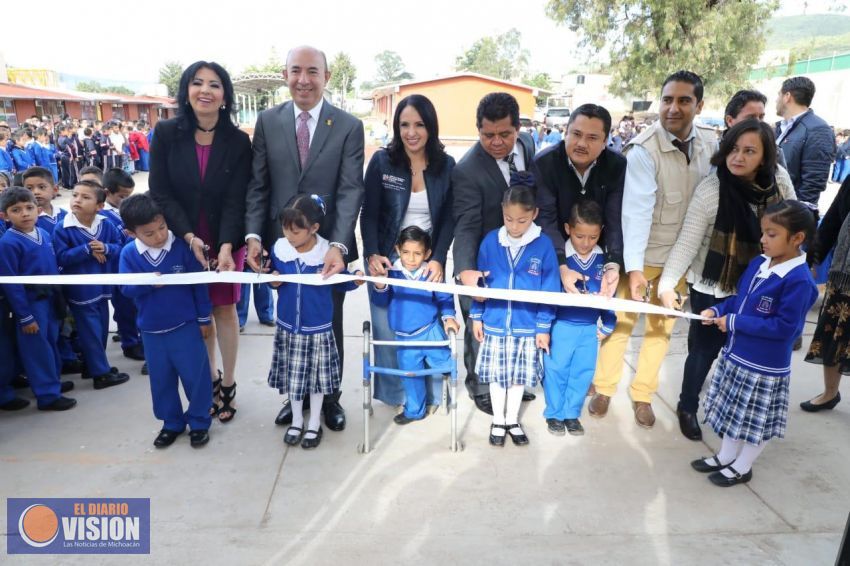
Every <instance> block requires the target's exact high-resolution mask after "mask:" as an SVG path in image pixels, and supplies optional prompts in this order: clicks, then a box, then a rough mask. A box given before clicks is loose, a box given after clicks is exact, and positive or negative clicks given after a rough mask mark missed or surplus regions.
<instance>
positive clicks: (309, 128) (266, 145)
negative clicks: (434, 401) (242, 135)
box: [245, 46, 364, 431]
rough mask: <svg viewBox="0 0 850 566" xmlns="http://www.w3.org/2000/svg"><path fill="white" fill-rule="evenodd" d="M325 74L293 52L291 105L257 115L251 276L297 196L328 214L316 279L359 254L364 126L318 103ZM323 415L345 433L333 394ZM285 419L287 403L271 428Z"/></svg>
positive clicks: (312, 57)
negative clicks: (321, 204)
mask: <svg viewBox="0 0 850 566" xmlns="http://www.w3.org/2000/svg"><path fill="white" fill-rule="evenodd" d="M330 76H331V73H330V71H329V70H328V65H327V58H326V57H325V54H324V53H323V52H321V51H319V50H318V49H316V48H314V47H309V46H302V47H296V48H295V49H292V50H291V51H290V52H289V53H288V55H287V57H286V69H284V71H283V77H284V78H285V79H286V81H287V84H288V86H289V92H290V94H291V95H292V101H290V102H285V103H284V104H281V105H279V106H275V107H274V108H270V109H269V110H265V111H264V112H261V113H260V115H259V117H258V118H257V125H256V127H255V129H254V160H253V173H252V179H251V183H250V184H249V185H248V194H247V199H246V214H245V227H246V231H247V233H248V235H247V236H246V237H245V240H246V242H247V244H248V258H247V259H248V264H249V265H250V266H251V267H252V268H253V269H254V270H256V271H260V270H261V269H262V247H263V245H265V247H266V248H268V247H270V246H272V245H273V244H274V242H275V240H276V239H277V238H279V237H280V235H281V232H280V223H279V221H278V215H279V214H280V212H281V211H282V210H283V209H284V207H285V206H286V204H287V203H288V202H289V200H290V199H291V198H292V197H293V196H295V195H296V194H308V195H309V194H316V195H319V196H320V197H322V199H323V200H324V201H325V206H326V208H327V212H326V215H325V218H324V220H323V221H322V223H321V228H320V229H319V234H320V235H321V236H322V237H324V238H326V239H327V240H328V241H329V242H330V246H331V247H330V250H328V253H327V255H326V256H325V265H324V268H323V270H322V275H324V276H326V277H329V276H330V275H333V274H335V273H339V272H340V271H342V270H343V269H345V266H346V263H347V262H351V261H354V260H356V259H357V257H358V256H357V246H356V243H355V240H354V225H355V224H356V223H357V216H358V215H359V213H360V204H361V202H362V200H363V194H364V189H363V141H364V137H363V123H362V122H361V121H360V120H358V119H357V118H355V117H354V116H352V115H350V114H348V113H346V112H343V111H342V110H340V109H339V108H336V107H334V106H333V105H331V104H330V103H329V102H327V101H325V100H324V99H323V96H322V95H323V93H324V90H325V85H326V84H327V82H328V80H329V79H330ZM261 236H262V237H261ZM344 296H345V294H344V293H334V305H333V308H334V321H333V332H334V338H335V339H336V343H337V347H338V349H339V355H340V362H342V358H343V333H342V303H343V298H344ZM305 408H307V403H306V402H305ZM322 411H323V413H324V417H325V425H326V426H327V427H328V428H329V429H331V430H337V431H339V430H342V429H344V428H345V412H344V411H343V409H342V406H341V405H340V404H339V391H336V392H335V393H334V394H332V395H326V396H325V400H324V404H323V406H322ZM290 422H292V410H291V407H290V405H289V401H288V400H287V401H284V406H283V409H281V411H280V413H279V414H278V416H277V418H276V419H275V423H276V424H280V425H282V424H288V423H290Z"/></svg>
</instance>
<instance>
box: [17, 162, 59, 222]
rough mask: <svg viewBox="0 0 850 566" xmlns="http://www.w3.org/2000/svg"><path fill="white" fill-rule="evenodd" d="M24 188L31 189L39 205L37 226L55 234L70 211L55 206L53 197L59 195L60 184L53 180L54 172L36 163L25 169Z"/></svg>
mask: <svg viewBox="0 0 850 566" xmlns="http://www.w3.org/2000/svg"><path fill="white" fill-rule="evenodd" d="M22 178H23V182H24V188H25V189H29V190H30V191H31V192H32V194H33V196H34V197H35V203H36V205H38V209H39V210H38V220H37V221H36V226H38V227H39V228H41V229H42V230H44V231H45V232H47V233H48V234H50V235H51V236H52V235H53V230H55V229H56V225H57V224H61V223H62V220H64V219H65V215H66V214H67V213H68V212H67V211H65V210H62V209H60V208H58V207H54V206H53V199H55V198H56V197H57V196H58V195H59V186H58V185H57V184H56V182H55V181H54V180H53V174H52V173H51V172H50V170H48V169H47V168H45V167H39V166H37V165H34V166H32V167H30V168H29V169H27V170H26V171H24V173H23V175H22Z"/></svg>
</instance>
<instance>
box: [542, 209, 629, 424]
mask: <svg viewBox="0 0 850 566" xmlns="http://www.w3.org/2000/svg"><path fill="white" fill-rule="evenodd" d="M564 229H565V230H566V232H567V234H568V235H569V239H568V240H567V242H566V244H565V245H564V251H565V255H566V258H567V267H568V268H569V269H571V270H573V271H576V272H578V273H579V274H580V275H581V276H582V279H581V280H579V282H578V283H577V286H578V288H579V290H581V291H582V292H585V293H593V294H598V293H599V291H600V289H601V288H602V273H603V269H604V266H605V254H604V253H603V251H602V248H600V247H599V246H598V245H596V243H597V242H598V241H599V236H600V235H601V234H602V207H601V206H599V204H598V203H597V202H596V201H593V200H590V199H585V200H581V201H579V202H577V203H576V204H574V205H573V208H572V210H571V211H570V218H569V221H568V222H567V224H566V225H565V226H564ZM600 320H601V324H600ZM616 324H617V315H616V314H614V311H610V310H597V309H588V308H580V307H558V310H557V314H556V316H555V324H554V325H552V345H553V346H552V351H551V352H550V353H549V354H548V355H546V356H544V357H543V366H544V369H545V373H546V379H544V380H543V392H544V394H545V396H546V409H545V410H544V411H543V418H545V419H546V425H547V428H548V430H549V432H550V433H552V434H554V435H556V436H561V435H563V434H564V432H565V431H566V432H569V433H570V434H572V435H575V436H580V435H582V434H584V427H582V425H581V421H579V416H580V415H581V408H582V406H583V405H584V398H585V396H586V394H587V389H588V388H589V387H590V383H591V382H592V381H593V374H594V372H595V371H596V354H597V352H598V350H599V341H600V340H603V339H605V338H606V337H607V336H608V335H609V334H611V333H612V332H613V331H614V326H615V325H616Z"/></svg>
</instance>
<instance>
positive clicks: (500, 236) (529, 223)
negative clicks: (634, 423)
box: [469, 173, 561, 446]
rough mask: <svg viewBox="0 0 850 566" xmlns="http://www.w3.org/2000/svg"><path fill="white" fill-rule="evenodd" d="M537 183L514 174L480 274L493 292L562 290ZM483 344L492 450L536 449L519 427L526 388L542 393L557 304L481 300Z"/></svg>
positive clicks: (477, 305)
mask: <svg viewBox="0 0 850 566" xmlns="http://www.w3.org/2000/svg"><path fill="white" fill-rule="evenodd" d="M535 201H536V197H535V190H534V178H533V177H532V176H531V174H529V173H519V174H514V175H513V176H512V177H511V186H510V188H509V189H508V190H507V191H505V194H504V197H503V199H502V213H503V216H504V222H505V225H504V226H503V227H502V228H499V229H498V230H493V231H492V232H490V233H489V234H487V235H486V236H485V237H484V240H483V241H482V242H481V247H480V249H479V251H478V269H479V270H480V271H481V277H482V278H483V279H484V285H485V286H486V287H498V288H502V289H523V290H528V291H551V292H555V293H557V292H558V291H560V290H561V282H560V277H559V275H558V260H557V259H556V256H555V247H554V246H553V245H552V240H550V239H549V238H548V237H547V236H546V235H545V234H542V233H541V230H540V227H539V226H537V225H536V224H535V223H534V219H535V218H536V217H537V206H536V204H535ZM469 318H470V319H471V320H472V331H473V334H474V336H475V339H476V340H478V341H479V342H481V343H482V344H481V348H480V349H479V351H478V360H477V362H476V364H475V372H476V373H477V374H478V380H479V381H480V382H481V383H489V384H490V399H491V401H492V403H493V422H492V424H491V425H490V444H491V445H493V446H504V444H505V436H506V434H507V435H510V437H511V440H512V441H513V443H514V444H516V445H518V446H521V445H525V444H528V437H527V436H526V435H525V433H524V432H523V430H522V427H521V426H520V424H519V406H520V403H521V402H522V394H523V390H524V388H525V386H528V387H534V386H535V385H536V384H537V381H538V379H539V378H540V377H541V376H542V372H543V366H542V364H541V360H540V355H539V352H538V350H543V351H545V352H547V353H548V352H549V330H550V328H551V326H552V320H553V319H554V318H555V309H554V307H551V306H549V305H541V304H536V303H518V302H516V301H506V300H497V299H487V300H486V301H484V302H480V301H473V302H472V307H471V308H470V311H469Z"/></svg>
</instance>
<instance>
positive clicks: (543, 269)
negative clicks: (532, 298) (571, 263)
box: [469, 224, 561, 337]
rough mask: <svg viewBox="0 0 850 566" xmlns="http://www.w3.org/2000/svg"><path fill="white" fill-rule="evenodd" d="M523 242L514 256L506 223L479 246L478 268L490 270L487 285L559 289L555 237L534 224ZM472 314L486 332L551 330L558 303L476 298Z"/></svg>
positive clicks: (530, 333) (504, 333)
mask: <svg viewBox="0 0 850 566" xmlns="http://www.w3.org/2000/svg"><path fill="white" fill-rule="evenodd" d="M521 242H522V243H523V244H524V245H522V246H521V247H520V248H519V251H518V252H517V253H516V255H515V256H513V257H512V256H511V251H510V248H509V247H508V244H509V243H510V242H509V240H508V239H507V233H506V231H505V228H504V227H502V228H499V229H498V230H493V231H492V232H490V233H489V234H487V235H486V236H485V237H484V240H483V241H482V242H481V247H480V248H479V250H478V269H479V270H480V271H485V272H486V271H489V272H490V273H489V275H487V277H486V278H485V283H486V285H487V287H494V288H498V289H522V290H526V291H551V292H553V293H558V292H559V291H560V290H561V278H560V274H559V272H558V260H557V258H556V257H555V247H554V246H553V245H552V240H550V239H549V237H548V236H546V235H545V234H542V233H541V231H540V227H539V226H537V225H536V224H534V225H532V226H531V228H529V229H528V232H526V234H525V235H524V236H523V238H522V239H521ZM469 318H470V319H472V320H481V321H482V322H483V323H484V333H485V334H492V335H495V336H511V335H513V336H519V337H524V336H526V337H527V336H534V335H535V334H548V333H549V330H550V328H551V327H552V321H553V320H554V318H555V307H553V306H550V305H541V304H536V303H520V302H517V301H506V300H497V299H487V300H486V301H484V302H483V303H482V302H479V301H472V307H471V308H470V309H469Z"/></svg>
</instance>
